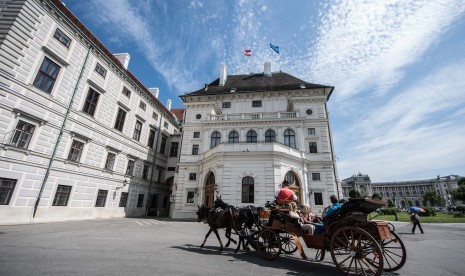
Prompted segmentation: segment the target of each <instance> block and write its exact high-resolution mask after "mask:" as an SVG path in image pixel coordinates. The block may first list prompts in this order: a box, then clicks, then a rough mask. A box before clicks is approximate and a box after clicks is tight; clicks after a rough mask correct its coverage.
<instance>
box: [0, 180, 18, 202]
mask: <svg viewBox="0 0 465 276" xmlns="http://www.w3.org/2000/svg"><path fill="white" fill-rule="evenodd" d="M16 181H17V180H16V179H9V178H1V177H0V205H8V204H10V200H11V197H12V196H13V192H14V190H15V186H16Z"/></svg>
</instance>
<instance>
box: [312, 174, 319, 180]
mask: <svg viewBox="0 0 465 276" xmlns="http://www.w3.org/2000/svg"><path fill="white" fill-rule="evenodd" d="M312 180H320V173H312Z"/></svg>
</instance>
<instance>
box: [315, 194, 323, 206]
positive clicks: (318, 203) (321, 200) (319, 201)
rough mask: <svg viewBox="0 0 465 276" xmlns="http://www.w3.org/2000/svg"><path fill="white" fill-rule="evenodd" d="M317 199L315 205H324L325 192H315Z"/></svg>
mask: <svg viewBox="0 0 465 276" xmlns="http://www.w3.org/2000/svg"><path fill="white" fill-rule="evenodd" d="M313 196H314V199H315V205H323V194H322V193H313Z"/></svg>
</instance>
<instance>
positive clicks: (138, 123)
mask: <svg viewBox="0 0 465 276" xmlns="http://www.w3.org/2000/svg"><path fill="white" fill-rule="evenodd" d="M141 132H142V122H141V121H136V126H135V127H134V134H133V135H132V138H134V139H135V140H137V141H139V139H140V134H141Z"/></svg>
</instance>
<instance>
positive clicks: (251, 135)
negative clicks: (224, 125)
mask: <svg viewBox="0 0 465 276" xmlns="http://www.w3.org/2000/svg"><path fill="white" fill-rule="evenodd" d="M247 143H257V133H256V132H255V131H254V130H249V131H248V132H247Z"/></svg>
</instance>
